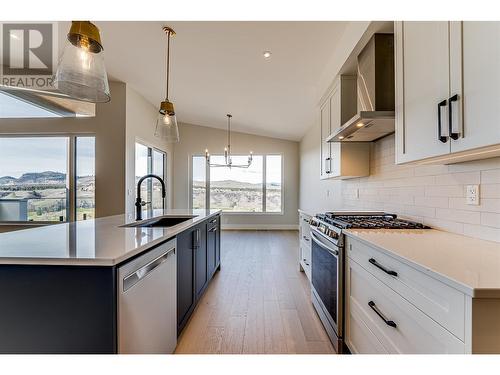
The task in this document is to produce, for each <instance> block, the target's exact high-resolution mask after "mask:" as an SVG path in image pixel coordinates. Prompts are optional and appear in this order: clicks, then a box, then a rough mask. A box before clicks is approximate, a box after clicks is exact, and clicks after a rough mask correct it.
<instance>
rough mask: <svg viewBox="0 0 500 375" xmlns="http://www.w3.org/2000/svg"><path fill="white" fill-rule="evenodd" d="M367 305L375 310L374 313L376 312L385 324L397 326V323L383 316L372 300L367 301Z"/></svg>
mask: <svg viewBox="0 0 500 375" xmlns="http://www.w3.org/2000/svg"><path fill="white" fill-rule="evenodd" d="M368 306H370V308H371V309H372V310H373V311H375V314H377V315H378V316H379V317H380V319H382V320H383V321H384V323H385V324H387V325H388V326H390V327H392V328H396V327H397V324H396V323H395V322H394V321H393V320H387V318H386V317H385V316H384V314H382V313H381V312H380V310H379V309H378V307H377V305H375V302H373V301H370V302H368Z"/></svg>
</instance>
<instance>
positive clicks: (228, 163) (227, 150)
mask: <svg viewBox="0 0 500 375" xmlns="http://www.w3.org/2000/svg"><path fill="white" fill-rule="evenodd" d="M226 116H227V146H226V147H224V164H217V163H210V154H209V153H208V149H206V150H205V159H206V161H207V164H208V165H209V166H210V167H229V168H249V167H250V166H251V165H252V160H253V153H252V151H250V154H249V155H248V161H247V163H246V164H233V159H232V156H231V118H232V117H233V116H232V115H231V114H229V113H228V114H227V115H226Z"/></svg>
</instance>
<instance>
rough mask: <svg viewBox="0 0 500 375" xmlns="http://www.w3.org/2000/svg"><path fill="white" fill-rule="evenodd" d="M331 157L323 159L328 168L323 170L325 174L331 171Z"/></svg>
mask: <svg viewBox="0 0 500 375" xmlns="http://www.w3.org/2000/svg"><path fill="white" fill-rule="evenodd" d="M331 160H332V158H326V159H325V161H327V162H328V170H327V171H326V172H325V173H327V174H330V173H332V162H331Z"/></svg>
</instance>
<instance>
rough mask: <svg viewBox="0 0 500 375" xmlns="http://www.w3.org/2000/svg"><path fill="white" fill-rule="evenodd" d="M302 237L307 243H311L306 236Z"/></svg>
mask: <svg viewBox="0 0 500 375" xmlns="http://www.w3.org/2000/svg"><path fill="white" fill-rule="evenodd" d="M302 237H303V238H304V240H306V241H307V242H309V241H310V239H309V238H307V237H306V236H302Z"/></svg>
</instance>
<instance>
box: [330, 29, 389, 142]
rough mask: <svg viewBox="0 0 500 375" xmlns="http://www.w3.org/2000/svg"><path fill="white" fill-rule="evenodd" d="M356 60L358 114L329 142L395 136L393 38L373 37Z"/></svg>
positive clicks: (374, 139) (371, 139) (357, 140)
mask: <svg viewBox="0 0 500 375" xmlns="http://www.w3.org/2000/svg"><path fill="white" fill-rule="evenodd" d="M357 60H358V72H357V97H358V100H357V101H358V111H357V113H356V115H355V116H353V117H352V118H351V119H350V120H348V121H347V122H346V123H345V124H343V125H342V126H341V127H340V128H338V129H337V130H336V131H335V132H333V133H332V134H331V135H330V136H329V137H328V138H327V142H372V141H376V140H377V139H379V138H382V137H385V136H386V135H389V134H392V133H394V35H393V34H374V35H373V37H372V38H371V39H370V41H369V42H368V43H367V45H366V46H365V48H363V50H362V51H361V52H360V54H359V55H358V59H357Z"/></svg>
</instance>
